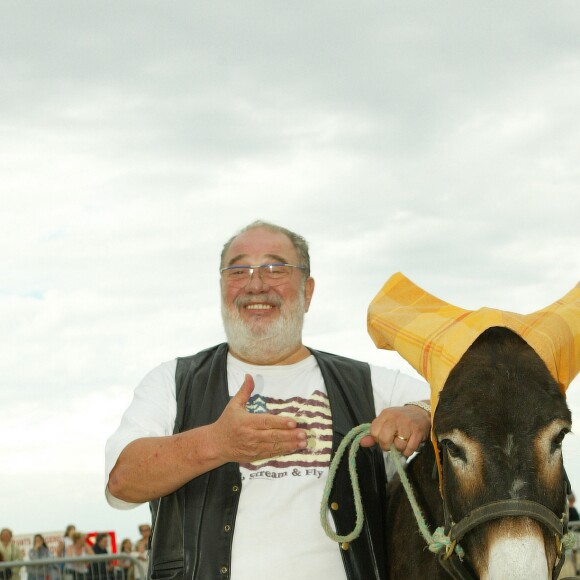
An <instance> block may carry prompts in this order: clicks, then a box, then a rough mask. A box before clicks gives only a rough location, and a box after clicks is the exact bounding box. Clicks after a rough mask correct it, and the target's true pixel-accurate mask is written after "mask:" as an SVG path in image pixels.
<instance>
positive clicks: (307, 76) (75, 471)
mask: <svg viewBox="0 0 580 580" xmlns="http://www.w3.org/2000/svg"><path fill="white" fill-rule="evenodd" d="M0 18H1V22H2V35H1V36H0V72H1V78H2V82H1V83H0V151H1V154H0V193H1V201H2V203H1V211H0V244H1V248H2V251H1V252H0V272H1V274H0V315H1V319H2V324H1V325H0V386H1V388H0V405H1V408H2V409H3V413H2V420H1V421H0V436H1V437H2V439H1V440H2V451H1V452H0V457H1V458H2V460H1V464H2V477H1V479H0V490H1V493H0V495H1V496H2V498H3V500H2V509H1V511H0V514H1V515H0V526H9V527H11V528H13V530H14V532H15V533H25V532H36V531H52V530H63V529H64V527H65V526H66V525H67V524H68V523H75V524H76V525H77V527H79V528H80V529H82V530H84V531H90V530H102V529H112V530H116V531H117V532H118V533H119V535H122V536H126V535H128V536H130V537H131V538H133V539H136V537H137V535H138V534H137V525H138V524H139V523H140V522H141V521H145V520H146V519H147V516H148V510H147V508H146V507H145V506H143V507H141V508H138V509H137V510H135V511H132V512H118V511H115V510H113V509H112V508H110V507H108V505H107V504H106V502H105V499H104V495H103V489H104V473H103V472H104V467H103V463H104V460H103V449H104V444H105V441H106V438H107V437H108V435H109V434H110V433H111V432H112V431H114V429H115V428H116V426H117V425H118V423H119V420H120V417H121V414H122V412H123V410H124V409H125V407H126V406H127V404H128V403H129V401H130V399H131V396H132V390H133V388H134V387H135V385H136V384H137V383H138V382H139V380H140V379H141V378H142V377H143V375H144V374H145V373H146V372H147V371H148V370H150V369H151V368H152V367H154V366H156V365H157V364H158V363H159V362H161V361H164V360H168V359H171V358H174V357H175V356H182V355H188V354H192V353H194V352H197V351H198V350H199V349H201V348H204V347H207V346H210V345H212V344H214V343H217V342H220V341H222V340H223V338H224V335H223V332H222V327H221V319H220V315H219V294H218V255H219V252H220V250H221V246H222V244H223V243H224V241H225V240H226V239H227V238H228V237H229V236H230V235H231V234H233V233H234V232H235V231H236V230H238V229H239V228H240V227H242V226H244V225H246V224H247V223H249V222H250V221H253V220H255V219H257V218H262V219H267V220H270V221H274V222H277V223H280V224H281V225H284V226H286V227H289V228H291V229H295V230H296V231H298V232H299V233H301V234H303V235H304V236H305V237H306V238H307V239H308V240H309V242H310V245H311V254H312V268H313V276H314V277H315V279H316V283H317V287H316V292H315V296H314V300H313V303H312V307H311V311H310V313H309V314H308V316H307V322H306V328H305V337H304V338H305V342H306V344H308V345H310V346H313V347H316V348H320V349H323V350H329V351H332V352H337V353H340V354H344V355H348V356H353V357H358V358H361V359H363V360H368V361H370V362H373V363H376V364H384V365H387V366H391V367H393V366H394V367H398V368H402V369H408V367H407V366H406V364H405V363H404V361H402V360H401V359H400V358H399V357H397V355H395V354H391V353H385V352H383V351H378V350H376V349H375V347H374V345H373V343H372V342H371V340H370V338H369V337H368V334H367V331H366V309H367V307H368V304H369V303H370V301H371V300H372V298H373V297H374V296H375V294H376V293H377V292H378V290H379V289H380V287H381V286H382V284H383V283H384V282H385V281H386V279H387V278H388V277H389V276H390V275H391V274H392V273H394V272H396V271H402V272H404V273H405V274H406V275H407V276H409V277H410V278H411V279H412V280H414V281H415V282H416V283H417V284H419V285H420V286H422V287H424V288H425V289H427V290H429V291H430V292H431V293H433V294H435V295H437V296H439V297H441V298H443V299H445V300H447V301H449V302H452V303H454V304H456V305H458V306H461V307H464V308H478V307H480V306H484V305H486V306H491V307H496V308H502V309H506V310H513V311H517V312H521V313H528V312H531V311H534V310H537V309H540V308H543V307H544V306H547V305H548V304H551V303H552V302H554V301H555V300H556V299H558V298H560V297H561V296H562V295H563V294H565V293H566V292H567V291H568V290H570V289H571V288H572V287H573V286H574V285H575V284H576V283H577V282H578V281H580V229H579V218H580V147H579V143H580V107H579V106H578V103H580V3H579V2H577V0H569V1H561V0H554V1H553V2H536V1H530V0H526V1H525V2H524V1H515V2H508V3H505V2H496V1H490V2H485V3H482V2H472V1H466V2H462V3H460V2H450V1H447V0H443V1H439V2H437V3H434V2H426V1H400V2H392V1H390V0H387V1H385V0H381V1H378V0H377V1H374V0H369V1H365V2H343V1H337V0H333V1H332V2H328V1H320V2H311V1H309V2H306V1H303V0H297V1H293V2H287V1H278V0H269V1H263V0H255V1H246V2H234V1H229V2H222V1H218V2H208V1H198V2H193V1H191V0H188V1H182V0H176V1H173V2H162V1H158V2H152V1H147V0H139V1H115V2H113V1H99V2H97V1H86V2H74V1H72V0H71V1H67V2H65V1H60V0H51V1H50V2H30V1H28V0H18V1H11V0H6V1H3V2H2V3H0ZM568 402H569V405H570V407H571V409H572V412H573V414H574V416H580V381H579V379H576V381H575V382H574V383H573V384H572V386H571V387H570V390H569V391H568ZM565 453H566V466H567V469H568V472H569V475H570V478H571V480H572V485H573V486H576V487H577V488H578V490H579V491H580V439H579V437H578V436H576V435H573V434H571V435H569V436H568V438H567V440H566V442H565Z"/></svg>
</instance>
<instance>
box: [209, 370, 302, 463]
mask: <svg viewBox="0 0 580 580" xmlns="http://www.w3.org/2000/svg"><path fill="white" fill-rule="evenodd" d="M253 390H254V379H253V378H252V376H251V375H246V378H245V380H244V383H243V385H242V386H241V388H240V390H239V391H238V392H237V393H236V395H235V396H234V397H232V399H231V400H230V402H229V403H228V405H227V407H226V408H225V409H224V411H223V413H222V414H221V416H220V418H219V419H218V420H217V421H216V422H215V423H214V424H213V425H212V434H211V438H210V444H211V445H212V447H214V449H215V453H216V454H217V456H218V457H219V458H220V459H221V461H222V462H223V463H228V462H230V461H235V462H238V463H247V462H250V461H256V460H258V459H268V458H270V457H276V456H278V455H287V454H288V453H293V452H295V451H296V450H299V449H304V448H305V447H306V446H307V435H306V432H305V431H304V430H302V429H298V428H297V424H296V421H294V420H293V419H290V418H289V417H282V416H279V415H271V414H270V413H256V414H253V413H249V412H248V411H247V409H246V403H247V402H248V401H249V400H250V397H251V396H252V391H253Z"/></svg>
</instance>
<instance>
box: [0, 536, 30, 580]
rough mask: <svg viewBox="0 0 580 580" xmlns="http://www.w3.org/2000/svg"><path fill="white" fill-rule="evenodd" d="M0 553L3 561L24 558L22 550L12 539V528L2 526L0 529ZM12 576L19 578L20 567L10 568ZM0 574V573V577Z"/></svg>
mask: <svg viewBox="0 0 580 580" xmlns="http://www.w3.org/2000/svg"><path fill="white" fill-rule="evenodd" d="M0 554H1V555H2V561H3V562H10V561H15V560H23V559H24V552H23V550H21V549H20V548H19V547H18V546H17V545H16V542H15V541H14V540H13V539H12V530H10V529H9V528H2V530H0ZM10 570H11V573H12V576H11V577H12V578H14V579H18V578H20V567H18V568H11V569H10ZM1 576H2V575H1V574H0V577H1Z"/></svg>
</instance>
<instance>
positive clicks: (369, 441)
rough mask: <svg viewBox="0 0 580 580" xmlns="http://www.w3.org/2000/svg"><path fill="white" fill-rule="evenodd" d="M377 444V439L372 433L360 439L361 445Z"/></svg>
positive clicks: (370, 445)
mask: <svg viewBox="0 0 580 580" xmlns="http://www.w3.org/2000/svg"><path fill="white" fill-rule="evenodd" d="M375 444H376V441H375V440H374V438H373V437H372V436H371V435H367V436H366V437H363V438H362V439H361V440H360V446H361V447H372V446H373V445H375Z"/></svg>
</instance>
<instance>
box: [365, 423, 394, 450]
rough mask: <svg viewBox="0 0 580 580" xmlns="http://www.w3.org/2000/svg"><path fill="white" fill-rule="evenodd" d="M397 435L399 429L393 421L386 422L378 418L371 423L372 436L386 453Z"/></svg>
mask: <svg viewBox="0 0 580 580" xmlns="http://www.w3.org/2000/svg"><path fill="white" fill-rule="evenodd" d="M396 434H397V429H396V427H395V425H394V424H393V423H392V422H391V421H386V422H384V421H382V420H380V418H377V419H375V420H374V421H373V422H372V423H371V435H372V437H373V438H374V440H375V441H376V442H377V443H378V444H379V445H380V446H381V447H382V448H383V449H384V450H385V451H388V450H389V448H390V447H391V444H392V443H393V441H394V439H395V435H396ZM399 441H400V440H399ZM397 449H398V447H397Z"/></svg>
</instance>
